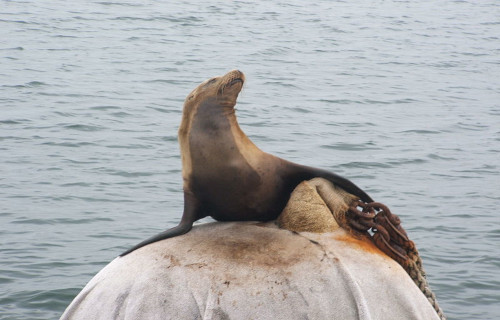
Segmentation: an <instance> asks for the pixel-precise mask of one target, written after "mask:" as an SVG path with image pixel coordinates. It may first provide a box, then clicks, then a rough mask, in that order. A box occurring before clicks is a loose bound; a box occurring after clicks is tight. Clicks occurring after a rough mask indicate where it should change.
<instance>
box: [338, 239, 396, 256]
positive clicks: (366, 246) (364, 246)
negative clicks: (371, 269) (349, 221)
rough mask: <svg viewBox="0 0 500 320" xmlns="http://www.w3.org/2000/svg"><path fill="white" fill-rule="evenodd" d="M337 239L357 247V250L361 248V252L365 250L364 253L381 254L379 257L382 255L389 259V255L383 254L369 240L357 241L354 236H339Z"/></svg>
mask: <svg viewBox="0 0 500 320" xmlns="http://www.w3.org/2000/svg"><path fill="white" fill-rule="evenodd" d="M335 239H336V240H339V241H343V242H346V243H349V244H351V245H354V246H355V247H357V248H359V249H361V250H364V251H367V252H370V253H374V254H379V255H382V256H384V257H387V255H386V254H385V253H384V252H382V251H381V250H380V249H379V248H377V247H376V246H375V245H374V244H373V242H371V241H370V240H368V239H367V238H363V239H356V238H354V237H353V236H350V235H339V236H335Z"/></svg>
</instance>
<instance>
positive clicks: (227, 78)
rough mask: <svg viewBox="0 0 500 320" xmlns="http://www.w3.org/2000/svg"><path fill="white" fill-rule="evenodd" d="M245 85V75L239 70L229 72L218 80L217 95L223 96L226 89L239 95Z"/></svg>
mask: <svg viewBox="0 0 500 320" xmlns="http://www.w3.org/2000/svg"><path fill="white" fill-rule="evenodd" d="M244 83H245V74H244V73H243V72H241V71H240V70H231V71H229V72H228V73H226V74H225V75H223V76H222V77H221V79H220V87H219V88H220V89H219V94H223V93H224V92H226V91H227V90H228V89H231V90H234V91H235V92H237V93H239V91H241V88H242V87H243V84H244Z"/></svg>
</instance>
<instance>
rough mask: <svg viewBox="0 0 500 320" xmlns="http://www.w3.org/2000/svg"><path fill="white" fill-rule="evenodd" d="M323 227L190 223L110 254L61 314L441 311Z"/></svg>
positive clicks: (381, 257)
mask: <svg viewBox="0 0 500 320" xmlns="http://www.w3.org/2000/svg"><path fill="white" fill-rule="evenodd" d="M307 187H308V186H306V188H307ZM303 191H304V190H303ZM311 191H312V192H313V193H314V188H312V189H311ZM304 192H305V193H304V194H302V196H301V197H300V199H307V197H308V194H309V195H311V194H310V193H309V191H307V190H306V191H304ZM305 203H306V207H307V203H312V204H313V206H317V205H318V204H319V205H320V206H322V204H321V202H320V201H317V198H314V197H311V198H310V199H309V200H307V201H305ZM322 223H323V222H322ZM329 228H330V230H329V232H326V233H312V232H295V231H290V230H285V229H281V228H278V226H277V225H276V223H274V222H269V223H257V222H226V223H221V222H215V223H208V224H202V225H197V226H195V227H194V228H193V230H192V231H191V232H189V233H187V234H185V235H183V236H179V237H175V238H171V239H167V240H163V241H159V242H156V243H153V244H151V245H148V246H145V247H143V248H141V249H138V250H136V251H134V252H132V253H130V254H129V255H127V256H125V257H121V258H116V259H115V260H113V261H112V262H111V263H110V264H108V265H107V266H106V267H105V268H103V269H102V270H101V271H100V272H99V273H98V274H97V275H96V276H95V277H94V278H93V279H92V280H91V281H90V282H89V283H88V284H87V285H86V286H85V288H84V289H83V290H82V291H81V292H80V293H79V294H78V296H77V297H76V298H75V299H74V300H73V302H72V303H71V304H70V305H69V306H68V308H67V309H66V311H65V312H64V314H63V315H62V317H61V319H85V320H87V319H287V320H288V319H425V320H429V319H439V317H438V316H437V314H436V312H435V311H434V309H433V308H432V306H431V305H430V304H429V302H428V301H427V299H426V298H425V296H424V295H423V294H422V293H421V291H420V290H419V289H418V287H417V286H416V285H415V284H414V283H413V281H412V280H411V279H410V277H409V276H408V274H407V273H406V272H405V271H404V270H403V269H402V268H401V267H400V265H399V264H397V263H396V262H395V261H393V260H392V259H390V258H389V257H387V256H386V255H385V254H384V253H382V252H381V251H380V250H379V249H377V248H376V247H375V246H374V245H373V244H372V243H371V242H370V241H365V240H360V239H356V238H354V237H352V236H351V235H349V234H348V233H347V232H346V231H344V230H343V229H341V228H339V227H338V225H337V227H335V224H334V225H331V226H330V227H329Z"/></svg>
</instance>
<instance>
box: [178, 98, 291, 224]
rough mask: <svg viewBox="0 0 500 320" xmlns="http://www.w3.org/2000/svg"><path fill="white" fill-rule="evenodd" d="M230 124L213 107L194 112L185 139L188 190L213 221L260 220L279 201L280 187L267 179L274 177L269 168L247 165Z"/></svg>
mask: <svg viewBox="0 0 500 320" xmlns="http://www.w3.org/2000/svg"><path fill="white" fill-rule="evenodd" d="M229 116H231V115H229ZM233 116H234V115H233ZM231 125H232V124H231V122H230V121H229V119H228V116H227V115H225V114H224V113H223V112H222V110H217V109H215V110H214V106H211V105H205V106H204V105H201V106H200V107H199V109H198V110H197V114H196V115H195V116H194V117H193V121H192V124H191V130H190V132H189V137H188V141H189V150H190V151H189V153H190V156H191V159H190V160H191V166H192V170H191V175H190V176H189V185H190V189H191V191H192V192H193V193H194V194H195V196H196V197H197V198H198V199H199V200H200V201H201V202H202V206H203V207H204V209H205V210H206V211H207V212H206V213H207V215H209V216H212V217H213V218H215V219H217V220H260V219H262V218H263V217H268V216H269V212H270V211H273V210H274V211H275V210H276V209H275V207H276V203H277V202H282V200H281V199H277V197H278V198H280V197H281V196H280V195H279V194H280V193H279V189H280V188H279V186H276V185H275V184H276V182H275V181H274V180H273V179H272V178H271V179H269V176H271V177H272V176H274V175H275V172H274V170H273V169H272V168H271V170H267V171H263V170H260V168H258V167H257V168H256V167H252V166H251V165H250V164H249V163H248V161H247V160H246V159H245V157H244V156H243V152H242V150H240V149H239V148H241V144H238V143H236V140H235V139H238V137H235V136H234V134H233V130H231V129H232V128H231ZM238 145H240V147H238ZM268 189H269V190H270V189H273V192H269V190H268ZM277 195H278V196H277ZM278 206H281V204H279V205H278Z"/></svg>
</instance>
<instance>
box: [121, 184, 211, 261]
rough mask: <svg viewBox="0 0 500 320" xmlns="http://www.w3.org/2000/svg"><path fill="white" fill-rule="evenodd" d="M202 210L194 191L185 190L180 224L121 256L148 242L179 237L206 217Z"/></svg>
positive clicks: (125, 253)
mask: <svg viewBox="0 0 500 320" xmlns="http://www.w3.org/2000/svg"><path fill="white" fill-rule="evenodd" d="M200 212H201V208H200V205H199V201H198V199H196V197H195V196H194V195H193V194H192V193H190V192H184V213H183V214H182V219H181V222H180V223H179V225H178V226H176V227H173V228H170V229H168V230H165V231H163V232H160V233H158V234H157V235H154V236H152V237H151V238H148V239H146V240H144V241H142V242H141V243H139V244H137V245H135V246H134V247H132V248H130V249H128V250H127V251H125V252H124V253H122V254H120V257H123V256H126V255H127V254H129V253H131V252H132V251H135V250H137V249H139V248H141V247H144V246H146V245H148V244H151V243H154V242H157V241H160V240H164V239H168V238H173V237H177V236H180V235H183V234H185V233H187V232H188V231H189V230H191V228H192V227H193V222H195V221H196V220H198V219H201V218H203V217H204V216H203V215H201V214H200Z"/></svg>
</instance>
